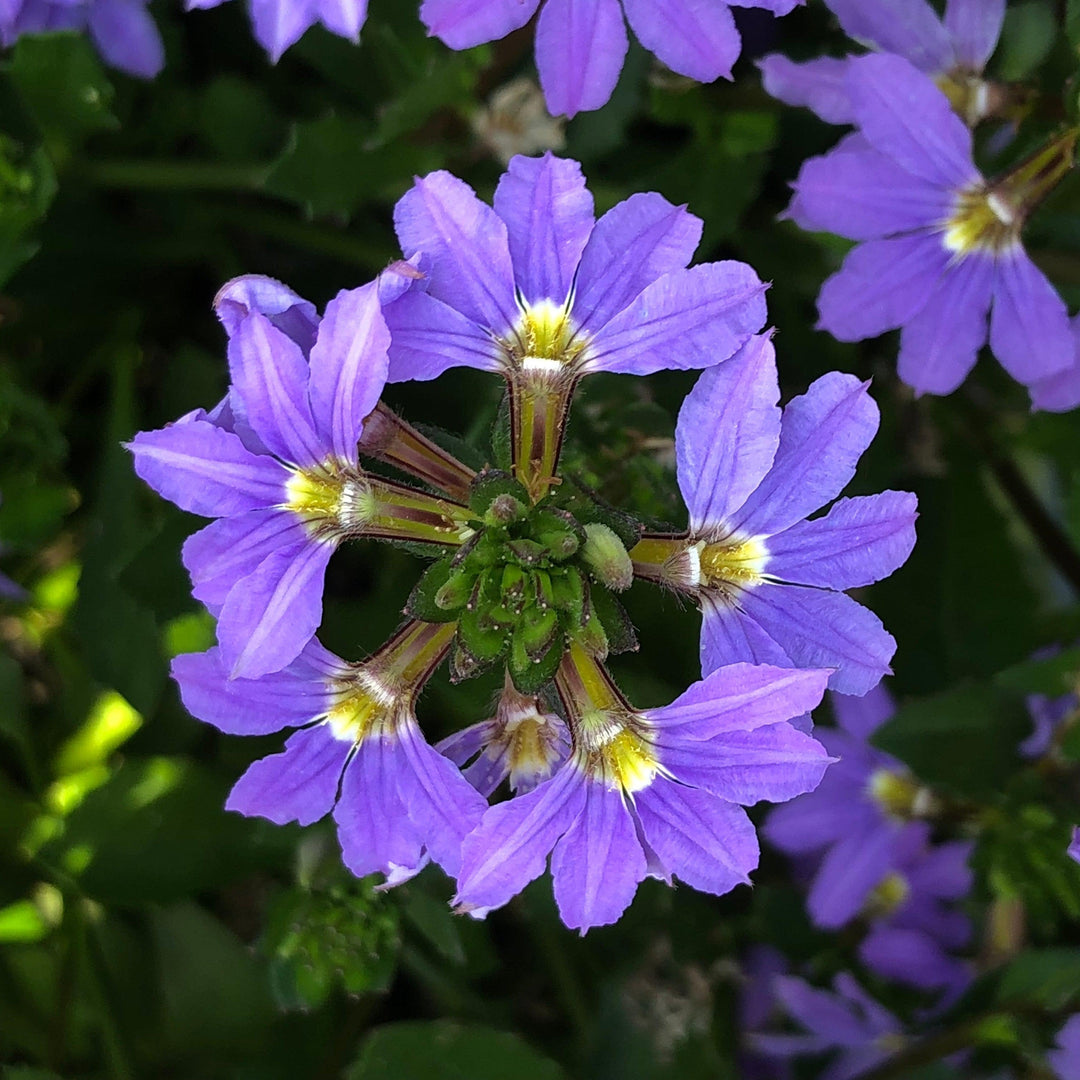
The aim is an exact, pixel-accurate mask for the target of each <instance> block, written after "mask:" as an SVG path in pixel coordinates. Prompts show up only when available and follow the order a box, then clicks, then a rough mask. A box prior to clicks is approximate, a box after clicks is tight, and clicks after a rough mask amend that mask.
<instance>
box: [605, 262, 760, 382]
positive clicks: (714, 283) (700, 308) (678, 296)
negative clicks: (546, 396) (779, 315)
mask: <svg viewBox="0 0 1080 1080" xmlns="http://www.w3.org/2000/svg"><path fill="white" fill-rule="evenodd" d="M765 289H766V286H765V285H764V284H762V282H761V280H760V279H759V278H758V276H757V274H756V273H755V272H754V271H753V270H752V269H751V268H750V267H749V266H747V265H746V263H741V262H734V261H728V262H718V263H704V264H702V265H701V266H692V267H691V268H690V269H689V270H675V271H673V272H672V273H670V274H665V275H664V276H663V277H662V278H660V279H659V281H654V282H653V283H652V284H651V285H649V286H647V287H646V288H645V289H644V290H643V291H642V292H641V294H640V295H639V296H638V297H637V298H636V299H634V300H632V301H631V302H630V304H629V306H628V307H626V308H625V309H623V310H622V311H621V312H619V314H618V315H616V316H615V317H614V318H613V319H612V320H611V321H610V322H609V323H607V325H606V326H604V327H603V328H602V329H600V330H598V331H597V333H596V337H595V338H594V339H593V342H592V344H591V346H590V348H589V351H588V353H587V357H588V360H587V367H588V370H590V371H618V372H624V373H627V374H631V375H648V374H651V373H652V372H654V371H660V370H662V369H664V368H676V369H686V368H704V367H711V366H712V365H713V364H716V363H719V362H720V361H721V360H726V359H727V358H728V357H730V356H731V355H732V354H733V353H735V352H736V351H737V350H738V349H739V348H741V347H742V346H743V345H744V344H745V343H746V341H747V339H748V338H749V337H750V335H751V334H754V333H756V332H757V331H758V330H760V329H761V327H762V326H763V325H764V323H765V314H766V311H765Z"/></svg>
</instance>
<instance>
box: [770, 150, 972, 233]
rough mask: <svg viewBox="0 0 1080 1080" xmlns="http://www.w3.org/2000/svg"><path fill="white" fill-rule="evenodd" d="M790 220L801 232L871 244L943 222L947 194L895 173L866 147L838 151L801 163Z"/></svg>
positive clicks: (884, 159)
mask: <svg viewBox="0 0 1080 1080" xmlns="http://www.w3.org/2000/svg"><path fill="white" fill-rule="evenodd" d="M792 187H793V188H794V190H795V197H794V198H793V199H792V201H791V205H790V206H789V207H788V210H787V214H788V216H789V217H791V218H792V219H794V220H795V221H797V222H798V224H799V226H800V227H801V228H803V229H807V230H810V231H812V232H833V233H836V234H837V235H838V236H846V237H847V238H848V239H849V240H876V239H878V238H879V237H883V236H891V235H893V234H895V233H904V232H911V231H913V230H915V229H921V228H925V227H931V226H935V225H937V224H939V223H940V222H942V221H944V220H945V219H946V218H947V217H948V216H949V212H950V210H951V209H952V206H953V203H954V197H953V195H952V193H951V192H949V191H948V190H946V189H944V188H942V187H940V186H939V185H937V184H932V183H930V182H929V181H927V180H924V179H922V178H921V177H918V176H913V175H912V174H911V173H909V172H907V171H905V170H904V169H902V168H899V167H898V166H897V164H896V163H895V162H894V161H892V160H891V159H890V158H888V157H886V156H885V155H884V154H880V153H878V151H877V150H874V149H871V148H869V147H867V148H865V149H856V150H853V149H848V148H844V149H838V150H835V151H833V152H832V153H830V154H826V155H825V156H824V157H816V158H810V159H809V160H808V161H807V162H805V163H804V164H803V167H802V169H801V170H800V172H799V175H798V178H797V179H796V180H795V183H794V184H793V185H792Z"/></svg>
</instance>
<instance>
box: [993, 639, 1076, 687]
mask: <svg viewBox="0 0 1080 1080" xmlns="http://www.w3.org/2000/svg"><path fill="white" fill-rule="evenodd" d="M1078 672H1080V648H1074V649H1065V650H1064V651H1062V652H1059V653H1057V654H1055V655H1054V656H1045V657H1043V658H1042V659H1039V660H1026V661H1024V663H1022V664H1013V665H1012V667H1007V668H1005V669H1004V671H1001V672H999V673H998V674H997V675H995V676H994V682H995V683H996V684H997V685H998V686H1001V687H1003V688H1004V689H1006V690H1015V691H1016V692H1017V693H1020V694H1049V695H1050V696H1051V697H1057V696H1058V695H1059V694H1065V693H1070V692H1073V691H1075V689H1076V676H1077V673H1078Z"/></svg>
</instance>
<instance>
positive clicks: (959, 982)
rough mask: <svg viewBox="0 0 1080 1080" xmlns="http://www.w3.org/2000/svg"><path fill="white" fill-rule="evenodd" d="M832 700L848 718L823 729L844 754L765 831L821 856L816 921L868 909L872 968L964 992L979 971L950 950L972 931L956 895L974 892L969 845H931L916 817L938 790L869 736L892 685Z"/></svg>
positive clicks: (811, 903)
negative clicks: (920, 780) (932, 791)
mask: <svg viewBox="0 0 1080 1080" xmlns="http://www.w3.org/2000/svg"><path fill="white" fill-rule="evenodd" d="M832 702H833V707H834V710H835V712H836V717H837V721H838V722H839V725H840V726H839V728H837V729H833V730H823V729H821V728H819V729H818V730H817V732H816V734H817V737H818V738H819V739H820V740H821V742H822V744H823V745H824V746H825V748H826V749H827V750H828V751H829V753H830V754H831V755H833V756H834V757H836V758H838V759H839V760H838V762H837V763H836V764H835V765H833V767H832V768H831V769H830V770H829V772H828V775H826V777H825V779H824V780H823V781H822V783H821V784H820V786H819V787H818V788H817V790H815V791H814V792H812V793H810V794H809V795H804V796H803V797H802V798H799V799H796V800H795V801H793V802H792V803H790V804H789V805H788V806H782V807H778V808H777V809H776V810H774V811H773V812H772V813H771V814H770V815H769V818H768V821H767V822H766V824H765V835H766V837H767V838H768V839H769V841H770V842H771V843H772V844H774V845H775V846H776V847H778V848H780V850H781V851H784V852H786V853H787V854H789V855H792V856H796V857H807V856H810V857H813V859H814V864H815V865H816V870H815V872H814V877H813V882H812V884H811V887H810V895H809V897H808V899H807V908H808V910H809V912H810V917H811V919H812V920H813V921H814V923H815V924H816V925H818V926H821V927H824V928H826V929H836V928H838V927H841V926H843V925H845V924H846V923H848V922H850V921H851V920H852V919H854V918H856V917H857V916H859V915H864V916H867V917H868V918H869V919H870V922H871V931H870V934H869V935H868V937H867V938H866V939H865V940H864V942H863V945H862V948H861V951H860V955H861V956H862V959H863V961H864V962H865V963H866V964H867V965H868V966H870V967H872V968H873V969H874V970H876V971H878V972H880V973H881V974H883V975H886V976H887V977H889V978H895V979H898V980H900V981H903V982H907V983H910V984H911V985H913V986H918V987H920V988H923V989H944V990H947V991H948V990H955V989H956V988H959V987H961V986H963V985H965V984H966V983H967V981H969V978H970V976H969V975H968V972H967V969H966V968H965V967H964V965H963V964H961V963H960V962H959V961H957V960H956V959H955V958H954V957H952V956H950V955H949V952H948V951H949V950H954V949H959V948H962V947H963V946H964V945H966V944H967V941H968V938H969V936H970V932H971V931H970V925H969V923H968V921H967V919H966V918H965V917H964V916H963V915H961V914H960V913H958V912H956V911H954V910H952V909H951V908H949V907H948V905H947V902H950V901H955V900H958V899H960V898H962V897H963V896H965V895H966V894H967V893H968V891H969V890H970V887H971V875H970V872H969V870H968V869H967V858H968V855H969V847H968V845H966V844H942V845H938V846H934V845H931V844H929V842H928V836H929V830H928V829H927V826H926V824H925V822H922V821H918V820H915V819H916V818H918V817H919V816H924V815H927V814H929V813H931V812H932V811H933V810H934V808H935V802H934V798H933V796H932V795H931V794H930V793H929V792H927V791H926V790H925V789H923V788H920V787H919V786H918V784H917V783H916V782H915V781H914V780H913V779H912V777H911V775H910V773H909V772H908V770H907V769H906V767H905V766H904V765H902V764H901V763H900V762H898V761H897V760H896V759H895V758H893V757H891V756H890V755H889V754H886V753H885V752H884V751H881V750H878V749H876V748H874V747H872V746H871V745H870V744H869V739H870V736H871V735H872V734H873V733H874V732H875V731H876V730H877V729H878V728H879V727H880V726H881V724H882V723H884V722H885V720H887V719H888V718H889V716H891V715H892V712H893V703H892V700H891V698H890V697H889V694H888V691H887V690H885V688H884V687H882V686H878V687H876V688H875V689H874V690H872V691H871V692H870V693H869V694H867V695H866V696H865V697H863V698H853V697H846V696H844V695H833V698H832Z"/></svg>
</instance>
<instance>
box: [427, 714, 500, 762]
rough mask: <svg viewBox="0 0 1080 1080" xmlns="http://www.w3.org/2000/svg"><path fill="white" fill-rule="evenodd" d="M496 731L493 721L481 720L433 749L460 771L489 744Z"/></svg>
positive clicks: (456, 732)
mask: <svg viewBox="0 0 1080 1080" xmlns="http://www.w3.org/2000/svg"><path fill="white" fill-rule="evenodd" d="M497 730H498V728H497V725H496V723H495V721H494V720H481V721H480V723H479V724H472V725H470V726H469V727H467V728H462V729H461V730H460V731H455V732H454V734H453V735H450V736H448V737H447V738H445V739H443V740H442V741H441V742H437V743H436V744H435V749H436V750H438V751H439V753H440V754H442V755H443V757H447V758H449V759H450V760H451V761H452V762H453V763H454V764H455V765H456V766H457V767H458V768H459V769H461V768H464V767H465V765H466V763H467V762H469V761H470V760H472V758H474V757H476V755H477V754H479V753H480V751H481V750H483V749H484V747H485V746H487V744H488V743H489V742H491V739H492V737H493V736H494V735H495V733H496V731H497Z"/></svg>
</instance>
